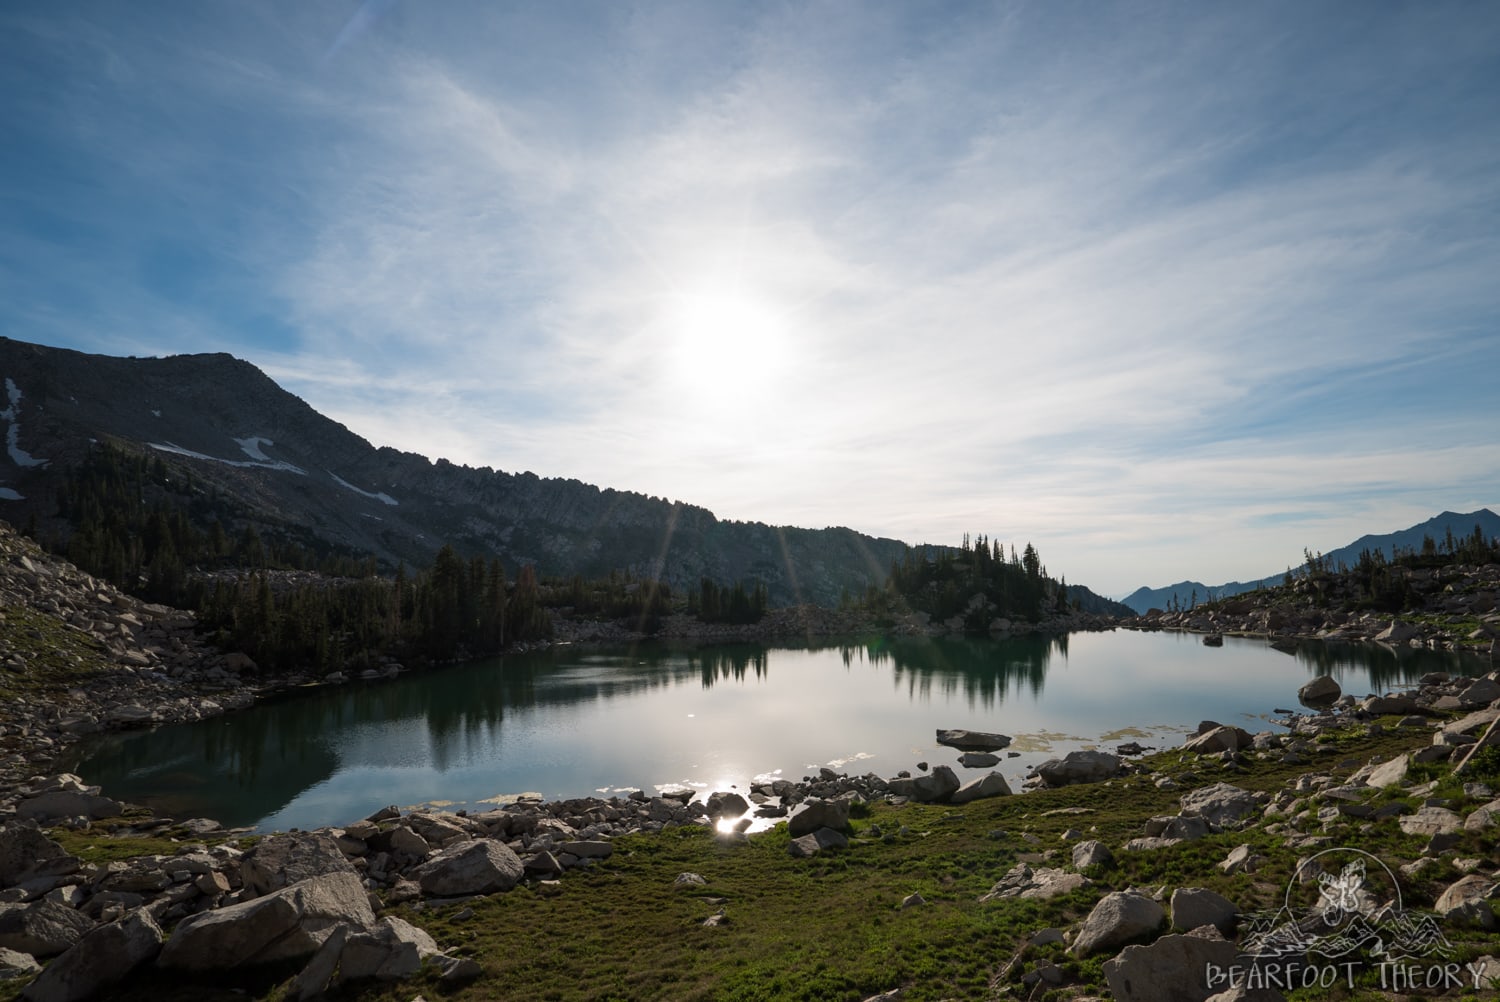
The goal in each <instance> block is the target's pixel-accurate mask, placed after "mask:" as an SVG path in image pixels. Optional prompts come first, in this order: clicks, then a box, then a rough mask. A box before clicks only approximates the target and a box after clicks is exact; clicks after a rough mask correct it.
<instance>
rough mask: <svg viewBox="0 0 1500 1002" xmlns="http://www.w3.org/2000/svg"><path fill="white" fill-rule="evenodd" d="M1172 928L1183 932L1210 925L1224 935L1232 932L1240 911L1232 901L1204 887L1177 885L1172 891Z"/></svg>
mask: <svg viewBox="0 0 1500 1002" xmlns="http://www.w3.org/2000/svg"><path fill="white" fill-rule="evenodd" d="M1171 908H1172V928H1174V929H1181V930H1183V931H1184V932H1187V931H1190V930H1193V929H1197V928H1200V927H1202V926H1206V925H1211V926H1213V927H1214V928H1215V929H1217V930H1219V932H1221V933H1223V934H1224V935H1225V936H1229V935H1232V934H1233V933H1234V919H1235V916H1236V915H1238V914H1239V913H1240V910H1239V909H1238V908H1236V907H1235V905H1234V902H1233V901H1230V900H1229V899H1228V898H1226V897H1224V896H1223V895H1221V894H1216V893H1214V892H1213V891H1210V890H1208V889H1207V888H1206V887H1179V888H1177V889H1176V890H1175V891H1173V892H1172V902H1171Z"/></svg>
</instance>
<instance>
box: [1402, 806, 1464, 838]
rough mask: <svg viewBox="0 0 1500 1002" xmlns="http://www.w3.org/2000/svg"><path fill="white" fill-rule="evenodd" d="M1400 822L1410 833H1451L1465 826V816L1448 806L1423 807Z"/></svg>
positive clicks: (1404, 829)
mask: <svg viewBox="0 0 1500 1002" xmlns="http://www.w3.org/2000/svg"><path fill="white" fill-rule="evenodd" d="M1399 823H1400V825H1401V830H1402V831H1403V832H1405V833H1406V834H1408V835H1427V836H1432V835H1449V834H1452V833H1453V832H1456V831H1458V830H1460V829H1461V828H1463V818H1461V817H1459V816H1458V815H1457V814H1455V813H1454V812H1453V811H1450V810H1448V808H1446V807H1423V808H1422V809H1421V810H1419V811H1417V813H1415V814H1408V815H1406V816H1405V817H1403V818H1401V820H1400V822H1399Z"/></svg>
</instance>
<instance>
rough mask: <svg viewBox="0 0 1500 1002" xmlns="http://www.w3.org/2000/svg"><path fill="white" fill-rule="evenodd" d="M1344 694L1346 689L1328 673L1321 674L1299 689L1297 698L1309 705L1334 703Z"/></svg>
mask: <svg viewBox="0 0 1500 1002" xmlns="http://www.w3.org/2000/svg"><path fill="white" fill-rule="evenodd" d="M1343 694H1344V690H1343V689H1341V688H1339V684H1338V683H1337V682H1335V681H1334V680H1333V678H1331V677H1330V676H1328V675H1319V676H1318V677H1317V678H1315V679H1313V680H1312V681H1311V682H1309V683H1307V684H1306V685H1304V686H1303V687H1302V688H1300V689H1298V690H1297V698H1298V699H1299V700H1301V701H1302V702H1303V703H1305V704H1306V705H1308V706H1322V705H1323V704H1325V703H1332V702H1333V701H1334V700H1336V699H1338V698H1339V697H1340V696H1342V695H1343Z"/></svg>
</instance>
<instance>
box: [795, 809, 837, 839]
mask: <svg viewBox="0 0 1500 1002" xmlns="http://www.w3.org/2000/svg"><path fill="white" fill-rule="evenodd" d="M786 825H787V831H788V832H790V833H791V836H792V838H799V837H801V836H803V835H811V834H812V833H813V832H815V831H817V830H818V829H819V828H832V829H833V830H834V831H842V830H843V829H845V828H847V827H849V802H848V801H847V800H808V801H804V802H803V803H802V806H801V807H799V808H798V810H797V811H796V813H794V814H793V815H792V816H791V817H789V818H787V822H786Z"/></svg>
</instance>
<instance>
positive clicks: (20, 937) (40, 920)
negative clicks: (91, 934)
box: [0, 898, 94, 957]
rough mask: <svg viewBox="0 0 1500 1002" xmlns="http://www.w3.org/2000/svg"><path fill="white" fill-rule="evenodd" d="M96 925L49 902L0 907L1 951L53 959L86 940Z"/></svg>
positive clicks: (44, 900) (65, 907)
mask: <svg viewBox="0 0 1500 1002" xmlns="http://www.w3.org/2000/svg"><path fill="white" fill-rule="evenodd" d="M93 927H94V923H93V921H92V920H91V919H89V918H88V917H87V916H86V915H84V914H83V913H82V912H79V911H75V910H74V909H72V908H69V907H68V906H67V905H65V904H62V903H61V902H58V901H52V900H50V899H46V898H44V899H42V900H41V901H36V902H33V903H32V904H29V905H22V904H6V905H0V947H4V948H6V949H8V950H18V951H20V952H21V953H29V954H31V955H32V956H33V957H51V956H55V955H57V954H59V953H62V952H63V951H64V950H66V949H68V948H69V947H71V946H72V945H73V944H74V943H77V942H78V941H79V940H80V939H82V938H83V935H84V933H86V932H88V931H89V930H90V929H92V928H93Z"/></svg>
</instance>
